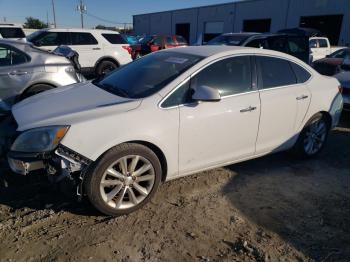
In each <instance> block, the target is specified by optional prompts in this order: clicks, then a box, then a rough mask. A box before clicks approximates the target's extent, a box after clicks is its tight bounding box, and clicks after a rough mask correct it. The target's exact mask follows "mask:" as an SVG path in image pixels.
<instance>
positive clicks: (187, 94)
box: [162, 81, 191, 108]
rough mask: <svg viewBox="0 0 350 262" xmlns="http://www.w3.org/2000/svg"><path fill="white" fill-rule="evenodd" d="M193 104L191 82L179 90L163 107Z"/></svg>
mask: <svg viewBox="0 0 350 262" xmlns="http://www.w3.org/2000/svg"><path fill="white" fill-rule="evenodd" d="M189 102H191V89H190V81H187V82H186V83H185V84H183V85H181V86H180V87H179V88H177V89H176V90H175V91H174V92H173V93H172V94H171V95H170V96H169V97H168V98H167V99H166V100H165V101H164V102H163V103H162V107H163V108H166V107H172V106H178V105H182V104H186V103H189Z"/></svg>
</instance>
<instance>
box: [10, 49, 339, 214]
mask: <svg viewBox="0 0 350 262" xmlns="http://www.w3.org/2000/svg"><path fill="white" fill-rule="evenodd" d="M135 76H137V77H135ZM338 88H339V82H338V81H337V80H336V79H335V78H329V77H325V76H322V75H320V74H318V73H317V72H316V71H314V70H313V69H312V68H311V67H309V66H308V65H306V64H304V63H303V62H301V61H300V60H299V59H296V58H294V57H292V56H289V55H287V54H283V53H280V52H275V51H271V50H264V49H256V48H245V47H227V46H220V47H218V46H198V47H185V48H179V49H169V50H163V51H160V52H156V53H153V54H150V55H147V56H145V57H143V58H141V59H138V60H135V61H134V62H132V63H130V64H128V65H126V66H124V67H122V68H120V69H119V70H117V71H115V72H113V73H111V74H109V75H108V76H106V77H105V78H104V79H102V80H98V81H94V82H88V83H82V84H76V85H72V86H68V87H63V88H59V89H56V90H54V91H48V92H45V93H43V94H39V95H37V96H34V97H31V98H28V99H26V100H24V101H22V102H20V103H19V104H17V105H15V106H14V107H13V109H12V117H13V119H12V121H13V123H14V125H15V126H16V130H15V132H14V136H13V143H12V146H11V148H10V151H9V153H8V161H9V164H10V166H11V169H12V170H13V171H14V172H17V173H20V174H28V173H30V172H31V171H34V170H37V169H40V168H46V170H47V174H48V176H49V177H50V178H51V180H54V181H62V179H65V178H67V179H68V180H69V181H75V183H76V185H77V192H78V194H79V195H80V196H83V195H87V197H88V199H89V200H90V202H91V203H92V205H93V206H94V207H96V208H97V209H98V210H100V211H101V212H102V213H104V214H108V215H122V214H128V213H130V212H133V211H135V210H137V209H139V208H140V207H142V206H143V205H145V204H146V203H147V202H148V201H149V200H150V199H151V198H152V197H153V196H154V194H155V192H156V190H157V188H158V186H159V185H160V183H161V182H164V181H168V180H171V179H175V178H179V177H183V176H187V175H190V174H193V173H197V172H200V171H203V170H207V169H212V168H216V167H220V166H225V165H229V164H232V163H237V162H241V161H245V160H248V159H252V158H257V157H260V156H263V155H266V154H269V153H273V152H278V151H283V150H288V149H292V150H293V151H294V152H295V153H296V154H297V155H299V156H300V157H303V158H308V157H313V156H315V155H317V154H318V153H319V152H320V151H321V150H322V149H323V147H324V146H325V143H326V140H327V135H328V133H329V131H330V130H331V129H332V128H333V127H335V126H336V125H337V123H338V121H339V117H340V114H341V110H342V105H343V101H342V96H341V94H340V92H339V89H338ZM63 105H64V106H63Z"/></svg>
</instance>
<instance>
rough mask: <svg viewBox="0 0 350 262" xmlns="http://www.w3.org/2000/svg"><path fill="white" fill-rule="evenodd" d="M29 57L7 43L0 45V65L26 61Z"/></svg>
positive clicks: (17, 63)
mask: <svg viewBox="0 0 350 262" xmlns="http://www.w3.org/2000/svg"><path fill="white" fill-rule="evenodd" d="M29 60H30V58H29V57H28V56H27V55H26V54H24V53H23V52H21V51H19V50H17V49H15V48H12V47H10V46H7V45H0V67H2V66H12V65H19V64H23V63H26V62H28V61H29Z"/></svg>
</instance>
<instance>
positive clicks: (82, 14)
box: [77, 0, 86, 28]
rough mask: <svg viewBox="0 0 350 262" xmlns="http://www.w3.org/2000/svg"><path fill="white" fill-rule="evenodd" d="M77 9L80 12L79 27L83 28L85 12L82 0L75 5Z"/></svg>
mask: <svg viewBox="0 0 350 262" xmlns="http://www.w3.org/2000/svg"><path fill="white" fill-rule="evenodd" d="M77 11H78V12H80V19H81V28H84V13H86V5H84V4H83V0H80V3H79V5H78V6H77Z"/></svg>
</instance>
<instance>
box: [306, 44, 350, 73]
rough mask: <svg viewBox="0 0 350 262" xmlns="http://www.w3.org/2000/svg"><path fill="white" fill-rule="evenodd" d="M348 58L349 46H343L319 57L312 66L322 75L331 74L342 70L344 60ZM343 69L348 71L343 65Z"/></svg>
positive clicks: (349, 54) (349, 57)
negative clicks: (321, 57)
mask: <svg viewBox="0 0 350 262" xmlns="http://www.w3.org/2000/svg"><path fill="white" fill-rule="evenodd" d="M347 60H350V48H343V49H341V50H338V51H335V52H334V53H332V54H330V55H327V56H326V57H325V58H323V59H319V60H317V61H315V62H313V63H312V66H313V68H314V69H315V70H316V71H317V72H319V73H320V74H322V75H327V76H333V75H335V74H337V73H340V72H341V71H344V70H343V68H342V67H343V64H344V61H347ZM344 69H345V70H347V71H349V70H350V69H348V66H347V65H345V67H344Z"/></svg>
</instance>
